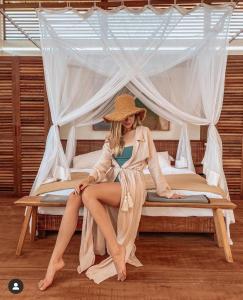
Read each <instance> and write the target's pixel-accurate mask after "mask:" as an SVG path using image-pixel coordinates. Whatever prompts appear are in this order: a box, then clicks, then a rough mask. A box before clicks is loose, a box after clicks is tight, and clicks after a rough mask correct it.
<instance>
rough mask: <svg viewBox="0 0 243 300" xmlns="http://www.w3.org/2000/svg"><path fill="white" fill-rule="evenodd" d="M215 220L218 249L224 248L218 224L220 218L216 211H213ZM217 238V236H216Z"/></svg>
mask: <svg viewBox="0 0 243 300" xmlns="http://www.w3.org/2000/svg"><path fill="white" fill-rule="evenodd" d="M213 219H214V227H215V231H216V232H215V235H216V239H217V245H218V247H220V248H221V247H223V243H222V240H221V234H220V229H219V222H218V218H217V216H216V210H215V209H213ZM214 238H215V236H214Z"/></svg>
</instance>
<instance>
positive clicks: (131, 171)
mask: <svg viewBox="0 0 243 300" xmlns="http://www.w3.org/2000/svg"><path fill="white" fill-rule="evenodd" d="M145 115H146V109H145V108H138V107H136V106H135V101H134V98H133V97H132V96H131V95H128V94H123V95H120V96H118V97H117V98H116V100H115V110H114V111H113V112H112V113H110V114H108V115H106V116H104V120H106V121H107V122H112V124H111V125H112V126H111V130H110V134H109V136H108V137H107V138H106V139H105V143H104V145H103V151H102V156H101V158H100V160H99V162H98V163H96V164H95V165H94V167H93V170H92V172H91V173H90V174H89V176H88V177H87V178H86V179H84V180H82V181H81V182H80V183H79V184H78V186H77V187H76V188H75V191H74V192H73V193H71V194H70V196H69V198H68V201H67V205H66V209H65V212H64V215H63V218H62V222H61V225H60V229H59V232H58V236H57V240H56V244H55V247H54V250H53V253H52V256H51V259H50V262H49V265H48V268H47V272H46V276H45V278H44V279H43V280H41V281H40V282H39V284H38V285H39V288H40V290H45V289H46V288H47V287H48V286H49V285H51V283H52V281H53V278H54V275H55V273H56V272H57V271H58V270H60V269H61V268H63V266H64V261H63V258H62V257H63V254H64V251H65V249H66V247H67V245H68V243H69V241H70V239H71V237H72V235H73V233H74V232H75V229H76V225H77V219H78V212H79V209H80V206H81V203H82V202H83V205H84V209H85V212H86V213H85V214H84V220H83V228H82V240H81V250H80V266H79V267H78V272H79V273H81V272H82V271H83V270H85V269H88V271H87V272H86V275H87V276H88V277H89V278H90V279H93V280H94V281H95V282H96V283H99V282H101V281H103V280H104V279H106V278H108V277H111V276H113V275H115V274H118V277H117V280H120V281H124V280H125V279H126V263H130V264H132V265H134V266H137V267H138V266H142V264H141V262H140V261H139V260H138V259H137V258H136V256H135V249H136V247H135V244H134V240H135V238H136V233H137V229H138V225H139V221H140V217H141V210H142V206H143V203H144V201H145V198H146V189H145V182H144V178H143V175H142V174H143V172H142V171H143V169H144V167H145V166H146V165H148V167H149V170H150V173H151V175H152V178H153V180H154V182H155V184H156V192H157V194H158V195H160V196H165V197H168V198H182V197H184V196H182V195H179V194H175V193H174V192H173V191H172V190H171V189H170V186H169V185H168V183H167V182H166V180H165V177H164V176H163V174H162V173H161V169H160V167H159V164H158V157H157V152H156V149H155V146H154V142H153V140H152V136H151V132H150V130H149V129H148V128H147V127H145V126H142V121H143V120H144V118H145ZM107 207H112V208H113V209H115V210H118V216H117V224H116V225H117V228H114V227H116V226H114V224H112V221H111V218H110V216H109V213H108V210H107ZM93 219H94V220H95V223H96V224H97V225H98V228H99V230H100V231H101V236H102V237H104V239H105V242H106V245H105V246H106V250H107V252H108V253H109V254H110V256H109V257H108V258H107V259H105V260H104V261H102V262H101V263H99V264H98V265H94V266H91V265H92V264H93V263H94V257H95V255H94V253H95V252H96V253H98V250H97V249H96V251H95V250H94V249H93V248H94V244H96V243H94V244H93V240H94V237H93V235H92V234H93V233H92V230H87V226H88V225H87V224H93V223H92V222H91V220H93ZM89 226H91V225H89ZM115 231H117V232H115ZM96 239H97V240H101V238H100V237H96ZM96 245H97V244H96ZM98 248H100V249H101V248H102V247H98ZM103 251H104V245H103V249H102V250H100V253H102V255H103ZM96 253H95V254H96Z"/></svg>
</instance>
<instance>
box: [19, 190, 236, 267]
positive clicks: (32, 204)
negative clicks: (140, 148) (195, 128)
mask: <svg viewBox="0 0 243 300" xmlns="http://www.w3.org/2000/svg"><path fill="white" fill-rule="evenodd" d="M40 199H41V197H40V196H25V197H22V198H21V199H19V200H17V201H15V202H14V203H15V204H16V205H19V206H25V207H27V211H26V214H25V216H24V221H23V224H22V228H21V232H20V236H19V241H18V245H17V250H16V255H18V256H19V255H21V252H22V248H23V244H24V240H25V236H26V232H27V229H28V225H29V221H30V218H31V216H32V224H31V233H30V240H31V241H34V240H35V238H36V237H35V234H36V225H37V209H38V206H43V207H65V206H66V203H65V202H41V201H40ZM144 206H147V207H187V208H199V209H200V208H210V209H212V210H213V218H214V225H215V231H216V237H217V245H218V247H220V248H221V247H222V248H223V249H224V254H225V258H226V261H227V262H233V257H232V253H231V249H230V245H229V243H228V239H227V232H226V226H225V221H224V216H223V211H222V210H223V209H235V208H236V205H235V204H234V203H233V202H231V201H228V200H226V199H215V198H210V203H173V202H171V203H168V202H166V203H165V202H164V203H163V202H148V201H145V203H144Z"/></svg>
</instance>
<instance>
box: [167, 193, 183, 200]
mask: <svg viewBox="0 0 243 300" xmlns="http://www.w3.org/2000/svg"><path fill="white" fill-rule="evenodd" d="M185 197H186V196H185V195H180V194H176V193H175V194H173V195H172V196H171V197H169V198H170V199H178V198H185Z"/></svg>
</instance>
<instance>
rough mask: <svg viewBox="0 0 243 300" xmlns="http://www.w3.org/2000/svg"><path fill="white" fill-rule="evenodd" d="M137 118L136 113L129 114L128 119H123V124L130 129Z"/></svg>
mask: <svg viewBox="0 0 243 300" xmlns="http://www.w3.org/2000/svg"><path fill="white" fill-rule="evenodd" d="M134 120H135V114H133V115H131V116H128V117H127V118H126V119H124V120H122V121H121V123H122V126H124V127H125V128H126V129H130V128H131V127H132V125H133V123H134Z"/></svg>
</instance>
